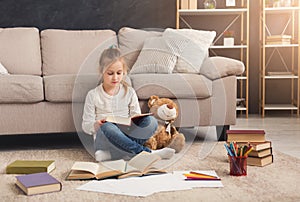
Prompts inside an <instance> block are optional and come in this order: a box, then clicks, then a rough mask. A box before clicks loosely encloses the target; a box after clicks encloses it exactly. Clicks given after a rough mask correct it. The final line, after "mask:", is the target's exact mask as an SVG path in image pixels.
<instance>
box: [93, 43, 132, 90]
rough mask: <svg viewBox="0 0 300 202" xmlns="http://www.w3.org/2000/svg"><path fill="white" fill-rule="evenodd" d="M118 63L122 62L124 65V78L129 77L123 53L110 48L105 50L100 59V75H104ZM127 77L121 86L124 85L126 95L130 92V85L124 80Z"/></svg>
mask: <svg viewBox="0 0 300 202" xmlns="http://www.w3.org/2000/svg"><path fill="white" fill-rule="evenodd" d="M116 61H120V62H121V63H122V64H123V72H124V76H126V75H127V71H128V66H127V64H126V62H125V60H124V58H123V57H122V56H121V51H120V49H118V48H108V49H105V50H104V51H103V52H102V54H101V57H100V60H99V70H100V73H101V74H103V73H104V72H105V71H106V69H107V68H108V67H109V66H110V65H112V64H113V63H115V62H116ZM124 78H125V77H123V79H122V81H121V84H123V86H124V88H125V94H126V93H127V91H128V86H129V84H128V83H127V82H126V81H125V80H124ZM101 82H102V79H101V80H100V82H99V83H101Z"/></svg>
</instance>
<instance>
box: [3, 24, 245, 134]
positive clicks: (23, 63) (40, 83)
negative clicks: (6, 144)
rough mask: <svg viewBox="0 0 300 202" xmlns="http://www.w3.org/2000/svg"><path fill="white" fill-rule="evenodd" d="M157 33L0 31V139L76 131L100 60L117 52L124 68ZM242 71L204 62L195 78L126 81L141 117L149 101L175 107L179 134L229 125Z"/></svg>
mask: <svg viewBox="0 0 300 202" xmlns="http://www.w3.org/2000/svg"><path fill="white" fill-rule="evenodd" d="M161 34H162V33H161V31H145V30H138V29H132V28H122V29H120V30H119V31H118V33H116V32H115V31H113V30H76V31H70V30H69V31H67V30H55V29H48V30H43V31H39V30H38V29H37V28H32V27H30V28H2V29H1V28H0V47H1V48H0V63H1V64H2V65H3V67H5V68H6V69H7V71H8V73H9V74H8V75H3V74H2V75H0V135H13V134H39V133H69V132H76V131H81V127H80V125H81V124H80V123H81V114H82V106H83V102H84V97H85V95H86V92H87V91H88V90H89V89H91V88H94V87H95V85H96V84H97V81H98V78H99V77H98V72H97V62H98V58H99V54H100V53H101V51H102V50H103V49H104V48H108V47H110V46H111V45H116V46H119V47H120V49H121V51H122V52H123V53H124V55H125V57H126V59H127V62H128V66H129V67H130V68H131V67H132V65H134V63H135V61H136V60H137V58H138V57H139V53H140V51H141V50H142V48H143V44H144V40H145V39H146V38H149V37H154V36H155V37H157V36H160V35H161ZM242 72H243V64H242V63H241V62H239V61H237V60H232V59H229V58H223V57H211V58H210V57H206V58H205V59H204V62H203V64H202V66H201V69H200V73H153V72H152V73H138V74H130V73H129V75H128V76H129V79H128V80H129V81H131V84H132V86H133V87H134V88H135V89H136V91H137V94H138V97H139V99H140V103H141V107H142V110H143V111H147V110H148V109H147V105H146V103H147V99H148V98H149V97H150V95H153V94H156V95H158V96H161V97H170V98H172V99H175V100H176V101H177V102H178V104H179V106H180V117H179V118H178V119H177V122H176V125H177V126H178V127H193V126H223V125H227V126H228V125H232V124H235V120H236V111H235V105H236V75H238V74H241V73H242Z"/></svg>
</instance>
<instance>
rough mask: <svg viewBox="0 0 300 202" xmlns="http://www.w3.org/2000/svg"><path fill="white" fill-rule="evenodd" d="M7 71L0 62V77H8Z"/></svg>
mask: <svg viewBox="0 0 300 202" xmlns="http://www.w3.org/2000/svg"><path fill="white" fill-rule="evenodd" d="M8 74H9V73H8V71H7V69H6V68H5V67H4V66H3V65H2V64H1V62H0V75H8Z"/></svg>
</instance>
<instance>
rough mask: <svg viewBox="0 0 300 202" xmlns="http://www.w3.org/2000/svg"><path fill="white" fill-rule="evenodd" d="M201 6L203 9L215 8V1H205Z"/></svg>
mask: <svg viewBox="0 0 300 202" xmlns="http://www.w3.org/2000/svg"><path fill="white" fill-rule="evenodd" d="M203 5H204V8H205V9H214V8H216V6H217V2H216V0H205V1H204V3H203Z"/></svg>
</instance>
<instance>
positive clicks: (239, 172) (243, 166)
mask: <svg viewBox="0 0 300 202" xmlns="http://www.w3.org/2000/svg"><path fill="white" fill-rule="evenodd" d="M224 146H225V148H226V150H227V153H228V158H229V170H230V175H233V176H245V175H247V157H248V154H249V153H250V152H251V151H252V149H253V148H252V146H251V145H250V144H248V145H238V144H237V143H236V142H230V143H228V144H227V143H225V144H224Z"/></svg>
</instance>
